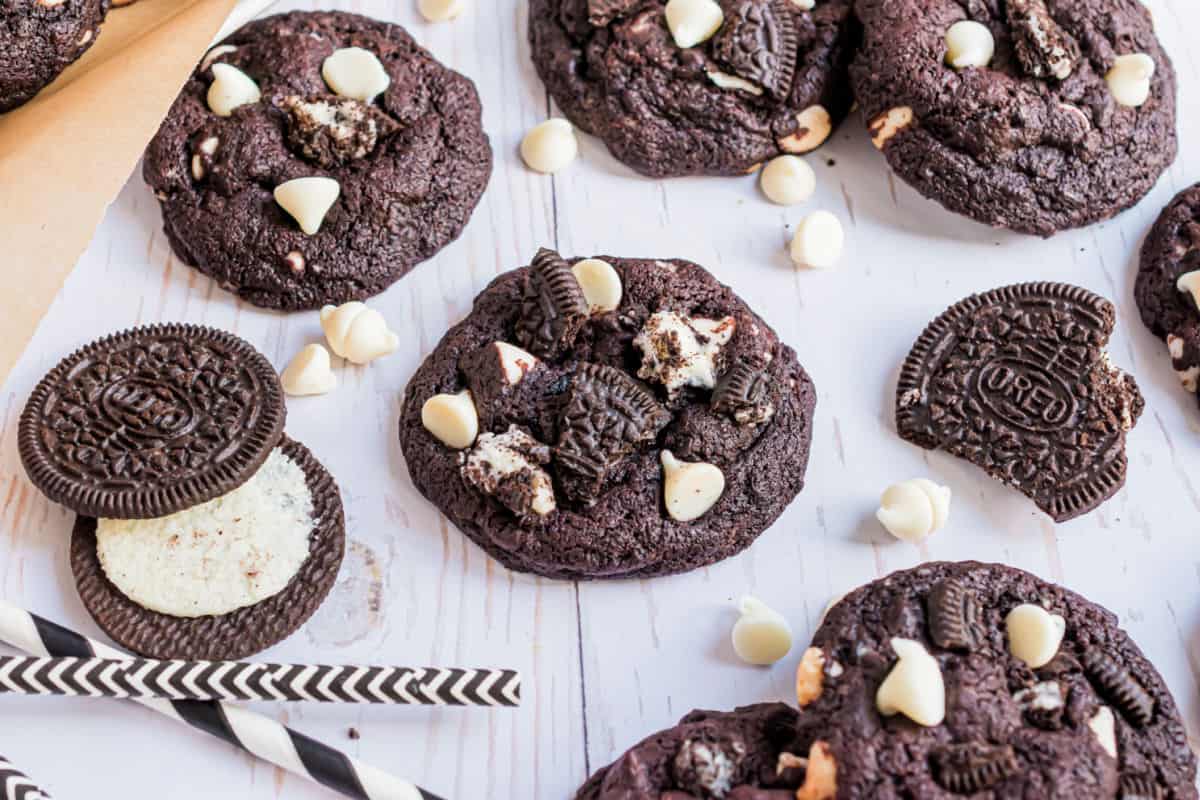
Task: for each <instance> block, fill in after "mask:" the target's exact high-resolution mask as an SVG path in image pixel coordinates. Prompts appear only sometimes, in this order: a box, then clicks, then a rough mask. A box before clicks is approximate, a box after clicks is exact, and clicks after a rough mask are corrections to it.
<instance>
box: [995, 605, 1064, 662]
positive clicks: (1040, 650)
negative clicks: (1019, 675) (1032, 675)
mask: <svg viewBox="0 0 1200 800" xmlns="http://www.w3.org/2000/svg"><path fill="white" fill-rule="evenodd" d="M1004 624H1005V627H1007V628H1008V650H1009V652H1011V653H1012V654H1013V655H1014V656H1016V657H1017V658H1019V659H1021V660H1022V661H1024V662H1025V663H1026V664H1028V665H1029V668H1030V669H1038V668H1039V667H1044V666H1046V665H1047V664H1049V663H1050V662H1051V661H1052V660H1053V659H1054V656H1055V655H1057V654H1058V648H1059V645H1061V644H1062V640H1063V635H1064V634H1065V633H1066V632H1067V621H1066V620H1065V619H1063V618H1062V617H1061V616H1059V615H1058V614H1051V613H1050V612H1049V611H1047V610H1046V609H1044V608H1042V607H1041V606H1038V605H1034V604H1032V603H1024V604H1022V605H1019V606H1017V607H1016V608H1014V609H1013V610H1012V611H1010V612H1008V616H1007V617H1005V618H1004Z"/></svg>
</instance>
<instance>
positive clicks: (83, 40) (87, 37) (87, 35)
mask: <svg viewBox="0 0 1200 800" xmlns="http://www.w3.org/2000/svg"><path fill="white" fill-rule="evenodd" d="M95 35H96V32H95V31H93V30H86V31H84V32H83V35H82V36H80V37H79V41H78V42H77V45H78V46H79V47H83V46H84V45H85V44H87V43H88V42H90V41H91V40H92V37H93V36H95Z"/></svg>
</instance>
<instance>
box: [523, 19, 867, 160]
mask: <svg viewBox="0 0 1200 800" xmlns="http://www.w3.org/2000/svg"><path fill="white" fill-rule="evenodd" d="M803 5H804V4H803V3H796V2H792V0H722V1H721V3H720V8H721V11H722V15H723V19H722V21H721V25H720V28H719V29H718V30H717V31H716V32H715V34H714V35H712V36H711V38H709V39H707V40H706V41H703V42H701V43H700V44H699V45H697V46H691V47H688V48H686V49H685V48H681V47H680V46H679V45H678V44H677V43H676V39H675V38H674V37H673V36H672V33H671V30H670V29H669V28H668V25H667V15H666V4H665V3H664V2H662V0H530V3H529V39H530V43H531V45H532V49H533V60H534V64H535V65H536V66H537V70H538V73H539V74H540V75H541V77H542V80H543V81H544V82H545V84H546V87H547V88H548V89H549V90H550V94H551V95H552V96H553V97H554V100H555V101H556V102H557V103H558V105H559V106H560V107H561V108H562V109H563V110H564V111H565V112H566V114H567V116H568V117H570V119H571V121H572V122H574V123H575V124H576V125H578V126H579V127H580V128H582V129H584V130H585V131H588V132H590V133H593V134H595V135H596V136H599V137H600V138H601V139H603V140H604V143H605V144H606V145H608V148H609V150H611V151H612V153H613V155H614V156H616V157H617V158H618V159H619V160H621V161H623V162H625V163H626V164H628V165H629V166H630V167H632V168H633V169H635V170H637V171H638V172H641V173H643V174H645V175H649V176H651V177H667V176H673V175H691V174H708V175H740V174H743V173H745V172H747V171H749V170H751V169H753V168H754V167H756V166H757V165H759V164H761V163H762V162H763V161H765V160H767V159H769V158H772V157H774V156H776V155H780V154H782V153H806V152H808V151H810V150H813V149H815V148H816V147H818V146H820V145H821V143H823V142H824V141H825V140H826V139H827V138H828V137H829V135H830V133H831V132H832V131H833V129H834V128H836V127H837V125H838V124H839V123H840V122H841V121H842V119H844V118H845V116H846V113H847V112H848V110H849V107H850V101H851V95H850V91H849V86H848V82H847V79H846V74H845V73H846V67H847V64H848V63H849V60H850V57H851V53H852V52H853V49H854V47H855V45H856V44H857V41H858V37H859V30H858V24H857V22H856V21H855V20H854V18H853V16H852V14H851V0H820V1H819V2H818V3H817V4H816V6H815V7H814V8H812V9H811V10H805V9H803V8H801V6H803Z"/></svg>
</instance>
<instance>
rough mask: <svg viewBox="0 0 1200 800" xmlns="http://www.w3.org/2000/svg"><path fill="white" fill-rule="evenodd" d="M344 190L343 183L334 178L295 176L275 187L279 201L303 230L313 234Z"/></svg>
mask: <svg viewBox="0 0 1200 800" xmlns="http://www.w3.org/2000/svg"><path fill="white" fill-rule="evenodd" d="M341 193H342V187H341V186H340V185H339V184H338V182H337V181H335V180H334V179H333V178H322V177H316V176H314V177H309V178H293V179H292V180H290V181H286V182H284V183H281V184H279V185H278V186H276V187H275V202H276V203H278V204H279V207H280V208H282V209H283V210H284V211H286V212H287V213H289V214H291V215H292V219H294V220H296V223H297V224H298V225H299V226H300V230H302V231H304V232H305V233H307V234H308V235H309V236H312V235H313V234H314V233H316V232H317V231H319V230H320V229H321V223H322V222H324V221H325V215H326V214H328V213H329V209H331V208H333V204H334V203H336V202H337V199H338V196H339V195H340V194H341Z"/></svg>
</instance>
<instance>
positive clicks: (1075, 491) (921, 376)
mask: <svg viewBox="0 0 1200 800" xmlns="http://www.w3.org/2000/svg"><path fill="white" fill-rule="evenodd" d="M1115 322H1116V309H1115V308H1114V307H1113V305H1112V303H1110V302H1109V301H1107V300H1105V299H1104V298H1102V297H1100V296H1098V295H1095V294H1092V293H1091V292H1089V291H1087V290H1085V289H1080V288H1078V287H1075V286H1069V285H1066V284H1061V283H1027V284H1021V285H1018V286H1008V287H1005V288H1001V289H995V290H993V291H990V292H987V293H985V294H980V295H974V296H972V297H969V298H967V299H966V300H963V301H962V302H960V303H958V304H956V305H954V306H953V307H951V308H950V309H949V310H947V311H946V312H945V313H944V314H942V315H941V316H940V317H938V318H937V319H936V320H935V321H934V322H933V323H931V324H930V325H929V327H928V328H926V329H925V332H924V333H922V334H921V337H920V338H919V339H918V340H917V343H916V345H915V346H914V347H913V349H912V352H911V353H910V354H909V356H908V359H907V360H906V361H905V362H904V367H903V369H902V370H901V373H900V382H899V386H898V388H897V397H896V427H897V430H898V432H899V433H900V436H901V437H902V438H904V439H906V440H908V441H910V442H912V443H914V444H916V445H919V446H921V447H924V448H926V449H928V450H944V451H946V452H948V453H950V454H951V455H955V456H958V457H959V458H963V459H966V460H967V461H970V462H971V463H973V464H975V465H976V466H978V467H981V468H983V469H984V470H986V471H987V472H988V474H990V475H991V476H992V477H993V478H996V479H997V480H999V481H1001V482H1003V483H1005V484H1007V485H1009V486H1012V487H1013V488H1016V489H1017V490H1019V491H1021V492H1023V493H1024V494H1026V495H1027V496H1029V497H1030V498H1031V499H1033V500H1034V502H1036V503H1037V504H1038V506H1039V507H1040V508H1041V509H1042V510H1043V511H1045V512H1046V513H1047V514H1049V515H1050V516H1051V517H1053V518H1054V519H1055V520H1056V521H1058V522H1063V521H1066V520H1069V519H1072V518H1074V517H1077V516H1079V515H1081V514H1084V513H1087V512H1088V511H1091V510H1092V509H1094V508H1096V507H1097V506H1099V505H1100V504H1101V503H1103V502H1104V501H1105V500H1107V499H1108V498H1109V497H1111V496H1112V495H1113V494H1115V493H1116V492H1117V490H1119V489H1120V488H1121V486H1123V485H1124V483H1125V471H1126V465H1127V459H1126V456H1125V434H1126V433H1127V432H1128V431H1129V430H1130V429H1131V428H1132V427H1133V426H1134V424H1135V423H1136V422H1137V419H1138V417H1139V416H1140V415H1141V412H1142V408H1143V405H1144V403H1143V400H1142V396H1141V393H1140V392H1139V391H1138V388H1137V384H1136V383H1135V381H1134V379H1133V377H1132V376H1130V375H1128V374H1126V373H1124V372H1121V371H1120V370H1118V369H1117V368H1116V367H1114V366H1113V365H1112V364H1111V363H1110V362H1109V361H1108V356H1107V354H1106V353H1105V352H1104V346H1105V345H1106V344H1107V343H1108V338H1109V336H1110V335H1111V333H1112V331H1113V326H1114V325H1115Z"/></svg>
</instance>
